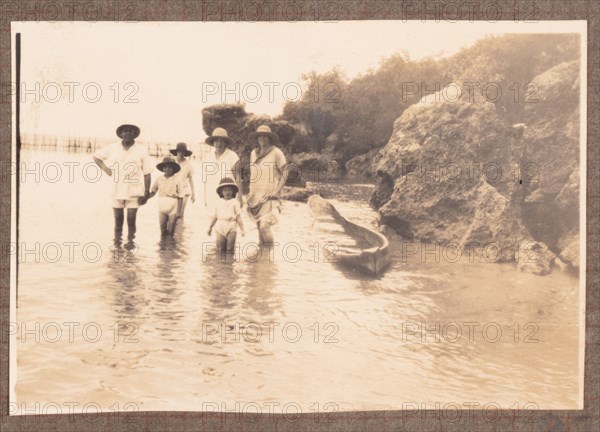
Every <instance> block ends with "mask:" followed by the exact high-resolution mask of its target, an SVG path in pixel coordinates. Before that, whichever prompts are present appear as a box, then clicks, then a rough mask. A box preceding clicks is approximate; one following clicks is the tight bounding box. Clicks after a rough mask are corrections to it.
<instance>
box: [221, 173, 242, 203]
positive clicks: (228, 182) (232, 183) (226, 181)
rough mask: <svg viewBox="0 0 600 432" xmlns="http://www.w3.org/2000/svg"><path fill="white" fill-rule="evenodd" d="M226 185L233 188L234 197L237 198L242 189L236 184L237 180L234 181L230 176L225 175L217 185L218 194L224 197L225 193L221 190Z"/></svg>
mask: <svg viewBox="0 0 600 432" xmlns="http://www.w3.org/2000/svg"><path fill="white" fill-rule="evenodd" d="M225 186H229V187H231V188H233V197H234V198H235V196H236V195H237V193H238V191H239V190H240V189H239V188H238V185H236V184H235V181H233V179H232V178H230V177H225V178H223V179H222V180H221V181H220V182H219V186H217V195H219V196H220V197H221V198H223V193H222V192H221V191H222V190H223V188H224V187H225Z"/></svg>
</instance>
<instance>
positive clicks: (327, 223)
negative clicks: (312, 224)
mask: <svg viewBox="0 0 600 432" xmlns="http://www.w3.org/2000/svg"><path fill="white" fill-rule="evenodd" d="M308 206H309V208H310V210H311V212H312V214H313V217H314V218H315V220H316V221H317V222H318V223H319V226H320V227H321V232H322V234H323V235H324V236H326V237H330V238H326V239H325V240H327V241H331V242H332V243H334V244H335V245H336V249H335V251H334V253H333V255H334V256H335V258H336V260H337V262H339V263H341V264H345V265H347V266H351V267H353V268H357V269H361V270H366V271H367V272H369V273H371V274H373V275H378V274H380V273H381V272H383V270H385V268H386V267H387V266H388V264H389V263H390V254H389V243H388V240H387V238H385V236H383V235H382V234H380V233H378V232H376V231H373V230H371V229H368V228H366V227H363V226H361V225H357V224H355V223H353V222H350V221H348V220H347V219H346V218H344V217H343V216H342V215H341V214H340V213H339V212H338V211H337V209H336V208H335V207H334V206H333V204H331V203H330V202H329V201H327V200H326V199H324V198H322V197H320V196H319V195H312V196H311V197H310V198H309V199H308ZM340 234H343V235H340Z"/></svg>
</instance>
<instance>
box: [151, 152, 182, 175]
mask: <svg viewBox="0 0 600 432" xmlns="http://www.w3.org/2000/svg"><path fill="white" fill-rule="evenodd" d="M166 166H170V167H172V168H173V173H177V172H179V170H180V169H181V166H179V164H178V163H177V162H175V159H173V158H172V157H171V156H166V157H165V158H164V159H163V161H162V162H161V163H159V164H158V165H156V169H157V170H159V171H162V170H163V169H164V168H165V167H166Z"/></svg>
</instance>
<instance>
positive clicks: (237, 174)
mask: <svg viewBox="0 0 600 432" xmlns="http://www.w3.org/2000/svg"><path fill="white" fill-rule="evenodd" d="M241 166H242V165H241V164H240V160H239V159H238V160H237V161H236V163H235V164H234V165H233V168H232V171H233V180H234V181H235V184H236V185H237V187H238V194H237V199H238V202H239V203H240V206H243V205H244V201H243V200H242V175H241V171H242V170H241Z"/></svg>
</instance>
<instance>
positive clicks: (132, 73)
mask: <svg viewBox="0 0 600 432" xmlns="http://www.w3.org/2000/svg"><path fill="white" fill-rule="evenodd" d="M11 46H12V62H13V63H12V67H13V76H12V83H11V86H10V87H9V88H8V90H9V93H10V95H9V96H8V97H9V98H10V100H11V101H12V104H13V117H12V121H13V131H15V134H14V137H13V142H12V145H13V147H12V148H13V153H12V160H11V161H10V163H8V162H7V163H6V164H4V165H3V167H2V170H3V171H2V172H3V175H4V176H5V177H6V178H10V179H11V187H12V191H13V201H12V204H13V208H12V238H11V241H10V242H9V243H7V244H5V245H4V246H3V252H2V253H3V254H4V256H5V257H6V258H7V259H10V260H11V269H12V272H11V278H12V280H11V297H10V300H11V318H10V324H9V326H8V334H9V335H10V341H9V342H10V354H11V356H10V386H9V390H10V401H9V414H10V415H15V416H16V415H31V414H68V413H83V414H85V415H90V416H91V415H96V414H100V413H116V412H120V413H125V414H126V413H131V412H144V411H192V412H200V413H204V414H206V415H218V413H223V412H229V413H232V412H234V413H243V414H249V413H254V414H259V415H270V414H283V415H284V416H287V417H286V418H297V417H298V416H300V415H304V414H326V415H328V414H332V415H333V414H335V413H343V412H350V411H387V410H398V411H399V410H402V412H403V413H406V414H407V415H417V413H418V412H422V411H424V410H442V412H447V411H450V412H456V410H459V412H460V410H462V411H463V412H464V411H469V410H488V411H489V412H494V413H500V415H502V413H503V411H500V410H525V411H522V412H525V413H527V412H529V411H536V410H555V409H556V410H577V409H582V408H583V388H584V386H583V371H584V368H583V365H584V343H585V295H586V293H585V262H586V255H585V247H584V246H585V243H586V240H585V221H586V219H585V214H586V213H585V209H586V201H585V186H586V182H585V178H586V109H585V107H586V88H587V79H586V76H587V75H586V71H587V56H586V52H587V23H586V22H585V21H553V22H551V21H537V22H535V23H526V22H523V21H519V22H514V21H495V22H487V21H465V22H447V21H437V22H436V21H420V20H418V21H407V20H388V21H366V20H357V21H336V22H327V21H322V20H321V21H318V22H315V21H305V22H294V23H290V22H244V21H243V20H240V21H239V22H134V23H128V22H68V21H63V22H43V21H40V22H23V21H20V22H12V24H11ZM449 415H450V414H449ZM452 415H454V414H452Z"/></svg>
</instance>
